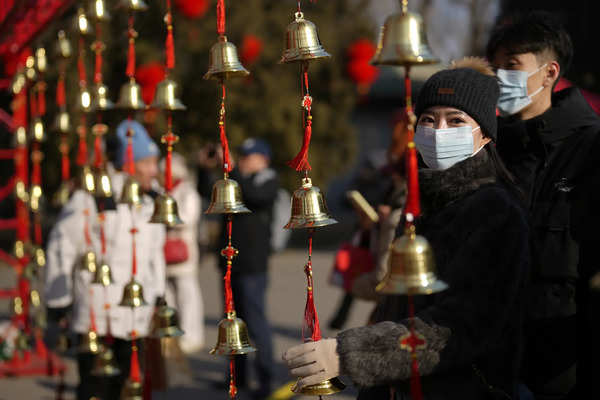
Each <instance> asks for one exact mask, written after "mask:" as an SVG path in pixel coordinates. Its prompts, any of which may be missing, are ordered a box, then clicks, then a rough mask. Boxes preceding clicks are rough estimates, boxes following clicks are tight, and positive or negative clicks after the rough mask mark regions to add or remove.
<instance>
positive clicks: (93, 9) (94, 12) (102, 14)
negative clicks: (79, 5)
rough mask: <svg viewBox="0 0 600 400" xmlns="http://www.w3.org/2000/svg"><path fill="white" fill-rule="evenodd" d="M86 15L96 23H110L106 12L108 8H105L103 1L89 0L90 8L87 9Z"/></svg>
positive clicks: (108, 14)
mask: <svg viewBox="0 0 600 400" xmlns="http://www.w3.org/2000/svg"><path fill="white" fill-rule="evenodd" d="M88 13H89V14H90V18H92V19H94V20H96V21H99V22H107V21H110V13H109V12H108V8H107V7H106V1H105V0H91V1H90V6H89V8H88Z"/></svg>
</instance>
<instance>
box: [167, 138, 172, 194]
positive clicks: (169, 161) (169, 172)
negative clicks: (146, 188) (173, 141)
mask: <svg viewBox="0 0 600 400" xmlns="http://www.w3.org/2000/svg"><path fill="white" fill-rule="evenodd" d="M172 162H173V150H172V148H171V145H169V150H168V151H167V159H166V162H165V190H166V191H167V193H170V192H171V190H172V189H173V173H172V169H171V164H172Z"/></svg>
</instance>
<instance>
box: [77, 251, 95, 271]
mask: <svg viewBox="0 0 600 400" xmlns="http://www.w3.org/2000/svg"><path fill="white" fill-rule="evenodd" d="M97 262H98V259H97V257H96V253H94V252H93V251H91V250H88V251H86V252H85V254H84V255H83V256H82V257H81V263H80V264H79V266H80V268H81V270H83V271H89V272H91V273H92V274H95V273H96V268H97V267H98V264H97Z"/></svg>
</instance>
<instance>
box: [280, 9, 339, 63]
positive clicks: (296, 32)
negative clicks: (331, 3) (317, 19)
mask: <svg viewBox="0 0 600 400" xmlns="http://www.w3.org/2000/svg"><path fill="white" fill-rule="evenodd" d="M294 16H295V19H294V21H293V22H292V23H290V24H289V25H288V26H287V29H286V32H285V50H284V51H283V56H282V57H281V60H280V61H279V62H280V63H292V62H297V61H311V60H317V59H319V58H327V57H331V54H329V53H328V52H326V51H325V49H324V48H323V46H322V45H321V41H320V40H319V34H318V32H317V27H316V25H315V24H313V23H312V22H310V21H308V20H306V19H304V14H303V13H301V12H297V13H296V14H294Z"/></svg>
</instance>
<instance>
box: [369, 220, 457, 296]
mask: <svg viewBox="0 0 600 400" xmlns="http://www.w3.org/2000/svg"><path fill="white" fill-rule="evenodd" d="M390 252H391V254H390V257H389V261H388V262H389V270H388V274H387V275H386V277H385V278H384V279H383V280H382V281H381V282H380V283H379V285H377V288H376V290H377V292H379V293H383V294H403V295H406V294H410V295H415V294H432V293H436V292H440V291H442V290H444V289H446V288H447V287H448V285H447V284H446V283H444V282H443V281H441V280H439V279H437V276H436V273H435V260H434V256H433V250H432V249H431V246H430V245H429V242H428V241H427V239H425V238H424V237H423V236H420V235H417V234H416V233H415V227H414V225H410V226H409V227H408V228H407V230H406V232H405V233H404V235H402V236H401V237H399V238H397V239H395V240H394V242H393V243H392V245H391V248H390Z"/></svg>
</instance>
